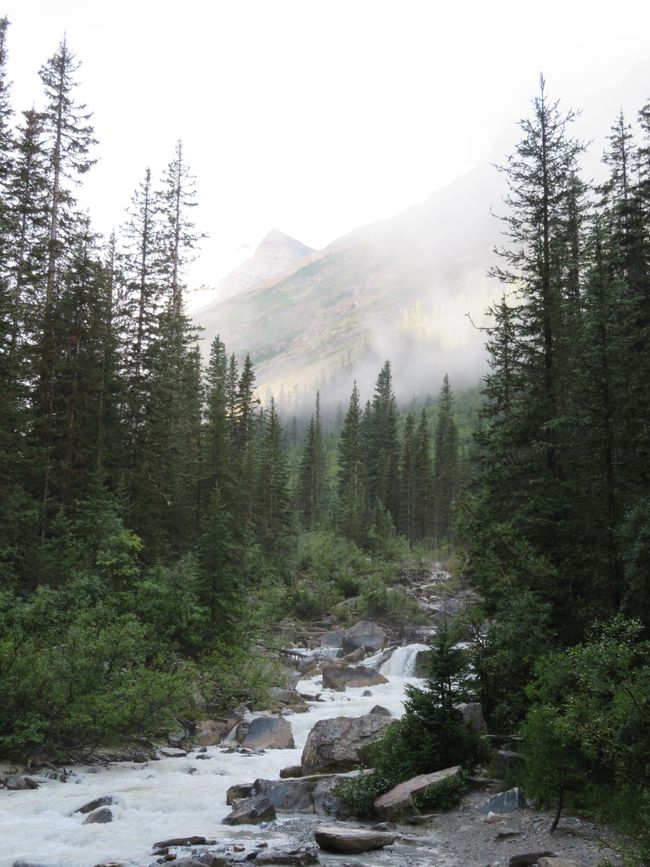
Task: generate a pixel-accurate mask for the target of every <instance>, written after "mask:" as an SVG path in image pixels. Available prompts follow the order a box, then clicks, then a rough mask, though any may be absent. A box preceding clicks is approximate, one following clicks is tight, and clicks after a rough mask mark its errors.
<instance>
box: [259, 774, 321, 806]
mask: <svg viewBox="0 0 650 867" xmlns="http://www.w3.org/2000/svg"><path fill="white" fill-rule="evenodd" d="M315 786H316V782H315V781H314V780H313V779H310V778H309V777H299V778H297V779H294V780H262V779H260V780H255V782H254V783H253V794H254V795H255V796H258V797H264V798H266V799H267V800H268V801H269V802H270V803H271V804H273V807H274V808H275V809H276V810H277V811H278V812H280V813H313V812H314V800H313V791H314V788H315Z"/></svg>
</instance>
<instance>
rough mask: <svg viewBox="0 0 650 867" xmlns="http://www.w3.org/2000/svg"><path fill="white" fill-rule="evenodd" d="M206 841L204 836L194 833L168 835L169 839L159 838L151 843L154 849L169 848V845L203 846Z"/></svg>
mask: <svg viewBox="0 0 650 867" xmlns="http://www.w3.org/2000/svg"><path fill="white" fill-rule="evenodd" d="M206 843H207V840H206V838H205V837H199V836H197V835H196V834H194V835H192V836H190V837H170V838H169V840H161V841H160V842H158V843H154V844H153V848H154V849H169V848H170V846H204V845H205V844H206Z"/></svg>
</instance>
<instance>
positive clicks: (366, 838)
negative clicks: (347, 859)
mask: <svg viewBox="0 0 650 867" xmlns="http://www.w3.org/2000/svg"><path fill="white" fill-rule="evenodd" d="M314 837H315V838H316V842H317V843H318V845H319V846H320V848H321V849H324V850H325V851H326V852H338V853H342V854H345V855H360V854H361V853H362V852H370V851H371V850H373V849H383V848H384V846H390V845H391V844H392V843H394V842H395V839H396V837H395V834H385V833H382V832H381V831H371V830H365V829H361V828H344V827H341V826H335V825H331V826H325V825H323V826H321V827H320V828H317V829H316V830H315V831H314Z"/></svg>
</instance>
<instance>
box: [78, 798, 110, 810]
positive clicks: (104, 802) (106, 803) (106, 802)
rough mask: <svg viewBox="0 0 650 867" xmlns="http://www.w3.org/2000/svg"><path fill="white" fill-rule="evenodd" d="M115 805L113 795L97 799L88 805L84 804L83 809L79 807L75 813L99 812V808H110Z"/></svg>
mask: <svg viewBox="0 0 650 867" xmlns="http://www.w3.org/2000/svg"><path fill="white" fill-rule="evenodd" d="M114 803H115V798H114V797H113V796H112V795H102V796H101V797H100V798H95V799H94V800H93V801H88V803H87V804H84V805H83V807H79V809H78V810H75V811H74V812H75V813H92V811H93V810H97V809H98V807H110V806H111V804H114Z"/></svg>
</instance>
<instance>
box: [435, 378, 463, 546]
mask: <svg viewBox="0 0 650 867" xmlns="http://www.w3.org/2000/svg"><path fill="white" fill-rule="evenodd" d="M435 441H436V457H435V463H434V467H433V476H434V496H435V499H434V503H435V533H436V543H437V544H439V543H440V542H441V541H442V540H443V539H450V538H451V532H452V526H453V518H454V514H453V501H454V497H455V495H456V490H457V488H456V482H457V468H458V430H457V428H456V421H455V418H454V404H453V397H452V393H451V388H450V387H449V377H448V376H447V374H445V376H444V379H443V382H442V388H441V390H440V400H439V403H438V422H437V424H436V435H435Z"/></svg>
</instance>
